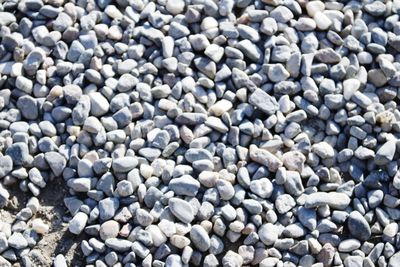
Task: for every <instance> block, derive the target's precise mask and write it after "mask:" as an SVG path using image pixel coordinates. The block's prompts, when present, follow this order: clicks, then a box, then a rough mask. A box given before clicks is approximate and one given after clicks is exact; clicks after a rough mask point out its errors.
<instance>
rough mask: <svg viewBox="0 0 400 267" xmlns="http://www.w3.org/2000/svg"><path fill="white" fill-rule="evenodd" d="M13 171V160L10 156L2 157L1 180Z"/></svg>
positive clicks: (0, 164)
mask: <svg viewBox="0 0 400 267" xmlns="http://www.w3.org/2000/svg"><path fill="white" fill-rule="evenodd" d="M12 169H13V160H12V158H11V157H10V156H0V178H3V177H4V176H6V175H7V174H9V173H10V172H11V171H12Z"/></svg>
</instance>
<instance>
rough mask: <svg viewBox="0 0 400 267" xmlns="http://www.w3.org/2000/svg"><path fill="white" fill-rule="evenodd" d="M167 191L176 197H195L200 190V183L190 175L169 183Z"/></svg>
mask: <svg viewBox="0 0 400 267" xmlns="http://www.w3.org/2000/svg"><path fill="white" fill-rule="evenodd" d="M168 187H169V189H170V190H172V191H173V192H174V193H175V194H176V195H185V196H192V197H194V196H196V195H197V192H198V191H199V189H200V183H199V182H198V181H197V180H196V179H194V178H193V177H191V176H190V175H183V176H182V177H179V178H174V179H172V180H171V181H170V182H169V185H168Z"/></svg>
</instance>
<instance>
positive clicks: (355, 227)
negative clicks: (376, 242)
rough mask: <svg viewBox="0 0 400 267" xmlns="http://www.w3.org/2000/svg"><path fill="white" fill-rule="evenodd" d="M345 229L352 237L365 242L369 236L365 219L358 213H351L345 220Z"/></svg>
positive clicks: (369, 232) (368, 228) (369, 229)
mask: <svg viewBox="0 0 400 267" xmlns="http://www.w3.org/2000/svg"><path fill="white" fill-rule="evenodd" d="M347 227H348V228H349V231H350V233H351V234H352V236H354V237H355V238H357V239H358V240H361V241H365V240H368V239H369V238H370V236H371V228H370V227H369V224H368V222H367V221H366V220H365V218H364V217H363V216H362V215H361V214H360V213H359V212H358V211H352V212H351V213H350V215H349V217H348V219H347Z"/></svg>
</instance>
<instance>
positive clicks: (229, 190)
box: [215, 179, 235, 200]
mask: <svg viewBox="0 0 400 267" xmlns="http://www.w3.org/2000/svg"><path fill="white" fill-rule="evenodd" d="M215 185H216V187H217V189H218V193H219V196H220V198H221V199H222V200H230V199H232V198H233V197H234V195H235V189H234V187H233V185H232V184H231V183H230V182H228V181H226V180H224V179H218V180H217V182H216V183H215Z"/></svg>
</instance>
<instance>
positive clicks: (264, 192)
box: [250, 178, 274, 198]
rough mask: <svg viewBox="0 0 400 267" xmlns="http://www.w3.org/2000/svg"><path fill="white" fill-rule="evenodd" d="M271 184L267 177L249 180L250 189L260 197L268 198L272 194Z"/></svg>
mask: <svg viewBox="0 0 400 267" xmlns="http://www.w3.org/2000/svg"><path fill="white" fill-rule="evenodd" d="M273 189H274V188H273V185H272V183H271V181H270V180H269V179H268V178H261V179H258V180H253V181H251V182H250V191H251V192H253V193H254V194H256V195H258V196H259V197H261V198H269V197H270V196H271V195H272V191H273Z"/></svg>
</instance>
